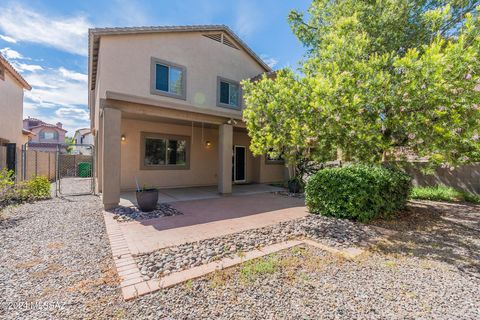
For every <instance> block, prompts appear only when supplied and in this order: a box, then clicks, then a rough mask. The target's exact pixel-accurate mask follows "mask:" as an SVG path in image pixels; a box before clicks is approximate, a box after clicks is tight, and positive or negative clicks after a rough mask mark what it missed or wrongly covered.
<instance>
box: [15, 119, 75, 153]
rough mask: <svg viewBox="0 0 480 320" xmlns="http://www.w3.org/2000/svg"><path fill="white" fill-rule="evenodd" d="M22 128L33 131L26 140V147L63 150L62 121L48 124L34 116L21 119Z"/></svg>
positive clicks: (39, 149) (64, 145)
mask: <svg viewBox="0 0 480 320" xmlns="http://www.w3.org/2000/svg"><path fill="white" fill-rule="evenodd" d="M23 128H24V129H25V130H29V131H31V132H33V133H34V136H33V137H31V138H30V139H29V141H28V149H29V150H34V151H47V152H52V151H57V150H58V149H61V150H65V148H66V144H65V133H66V132H67V130H65V129H63V128H62V123H60V122H57V123H56V124H49V123H46V122H43V121H42V120H39V119H36V118H30V117H28V118H27V119H24V120H23Z"/></svg>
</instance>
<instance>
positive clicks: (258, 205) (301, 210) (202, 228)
mask: <svg viewBox="0 0 480 320" xmlns="http://www.w3.org/2000/svg"><path fill="white" fill-rule="evenodd" d="M170 204H171V205H172V206H173V207H174V208H175V209H177V210H179V211H180V212H182V213H183V215H177V216H169V217H161V218H155V219H149V220H144V221H142V220H138V221H134V222H126V223H119V225H120V228H121V230H122V233H123V234H124V236H125V238H126V240H127V243H128V246H129V248H130V250H131V252H132V253H134V254H135V253H143V252H150V251H153V250H157V249H161V248H164V247H168V246H174V245H180V244H183V243H187V242H195V241H200V240H204V239H209V238H214V237H220V236H224V235H227V234H232V233H236V232H241V231H245V230H249V229H256V228H262V227H266V226H269V225H273V224H276V223H279V222H283V221H289V220H292V219H297V218H301V217H304V216H306V215H307V214H308V212H307V209H306V208H305V205H304V200H303V199H297V198H292V197H286V196H280V195H275V194H273V193H266V192H263V193H255V194H249V195H241V196H238V195H237V196H235V195H232V196H224V197H219V198H210V199H200V200H190V201H177V202H171V203H170Z"/></svg>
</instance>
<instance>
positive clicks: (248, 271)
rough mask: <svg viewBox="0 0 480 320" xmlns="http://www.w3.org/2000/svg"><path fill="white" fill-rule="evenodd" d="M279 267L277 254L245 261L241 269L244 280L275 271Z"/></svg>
mask: <svg viewBox="0 0 480 320" xmlns="http://www.w3.org/2000/svg"><path fill="white" fill-rule="evenodd" d="M277 269H278V259H277V258H276V257H275V256H268V257H267V258H263V259H256V260H251V261H247V262H245V263H244V265H243V266H242V269H241V270H240V277H241V278H242V279H243V280H252V279H254V278H255V277H257V276H261V275H265V274H271V273H274V272H275V271H276V270H277Z"/></svg>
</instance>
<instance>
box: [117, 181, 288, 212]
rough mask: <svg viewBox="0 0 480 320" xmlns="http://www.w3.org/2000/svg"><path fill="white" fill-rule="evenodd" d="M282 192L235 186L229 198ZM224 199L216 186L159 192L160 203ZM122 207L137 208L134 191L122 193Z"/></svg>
mask: <svg viewBox="0 0 480 320" xmlns="http://www.w3.org/2000/svg"><path fill="white" fill-rule="evenodd" d="M282 190H283V189H282V188H279V187H274V186H271V185H267V184H245V185H233V186H232V194H231V195H229V196H241V195H251V194H259V193H266V192H275V191H282ZM222 197H224V196H222V195H221V194H219V193H218V190H217V187H216V186H207V187H189V188H170V189H160V190H159V192H158V202H159V203H170V202H176V201H190V200H201V199H218V198H222ZM120 205H121V206H124V207H131V206H136V205H137V200H136V198H135V192H133V191H132V192H124V193H122V194H121V195H120Z"/></svg>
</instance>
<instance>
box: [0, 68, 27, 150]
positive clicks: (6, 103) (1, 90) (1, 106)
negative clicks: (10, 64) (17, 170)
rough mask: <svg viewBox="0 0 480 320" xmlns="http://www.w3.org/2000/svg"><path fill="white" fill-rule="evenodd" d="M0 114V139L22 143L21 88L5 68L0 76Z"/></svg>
mask: <svg viewBox="0 0 480 320" xmlns="http://www.w3.org/2000/svg"><path fill="white" fill-rule="evenodd" d="M0 115H1V116H0V139H4V140H8V141H9V142H11V143H17V144H18V145H20V144H22V143H23V134H22V127H23V121H22V118H23V88H22V86H21V85H20V84H19V83H18V82H17V81H16V80H15V79H14V78H13V77H12V75H11V74H10V73H9V72H8V71H7V70H5V79H4V80H2V79H1V78H0Z"/></svg>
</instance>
